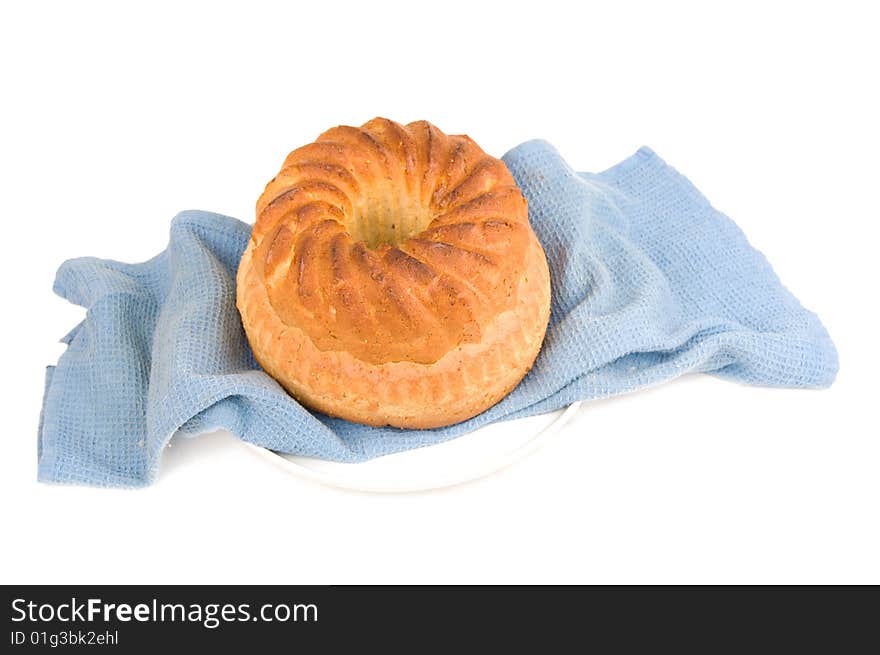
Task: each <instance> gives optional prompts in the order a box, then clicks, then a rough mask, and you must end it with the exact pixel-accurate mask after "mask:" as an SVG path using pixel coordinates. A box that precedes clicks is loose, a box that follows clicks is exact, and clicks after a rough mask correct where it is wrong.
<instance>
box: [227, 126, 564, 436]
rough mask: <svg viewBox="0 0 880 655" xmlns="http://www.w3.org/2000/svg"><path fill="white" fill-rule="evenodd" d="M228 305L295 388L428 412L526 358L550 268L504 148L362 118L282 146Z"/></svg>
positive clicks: (454, 413) (412, 416) (377, 420)
mask: <svg viewBox="0 0 880 655" xmlns="http://www.w3.org/2000/svg"><path fill="white" fill-rule="evenodd" d="M238 307H239V310H240V312H241V315H242V322H243V324H244V327H245V331H246V332H247V335H248V340H249V341H250V344H251V347H252V349H253V351H254V355H255V357H256V358H257V361H259V362H260V364H261V365H262V366H263V368H264V369H265V370H266V371H267V372H268V373H269V374H270V375H272V376H273V377H275V378H276V379H277V380H278V381H279V382H280V383H281V384H282V385H283V386H284V387H285V388H286V389H287V390H288V391H289V392H290V393H291V394H292V395H293V396H295V397H296V398H297V399H298V400H300V401H301V402H302V403H303V404H305V405H307V406H309V407H312V408H314V409H317V410H320V411H323V412H325V413H327V414H331V415H333V416H340V417H342V418H346V419H349V420H353V421H357V422H361V423H367V424H370V425H386V424H389V425H395V426H399V427H409V428H428V427H437V426H441V425H448V424H451V423H456V422H459V421H462V420H465V419H467V418H470V417H472V416H474V415H476V414H478V413H480V412H482V411H484V410H485V409H487V408H488V407H490V406H492V405H493V404H495V403H496V402H498V401H499V400H500V399H501V398H503V397H504V396H505V395H506V394H507V393H508V392H509V391H510V390H511V389H512V388H513V387H514V386H516V384H517V383H518V382H519V381H520V379H522V377H523V375H525V373H526V372H527V371H528V369H529V368H530V367H531V365H532V363H533V361H534V359H535V357H536V356H537V353H538V350H539V349H540V346H541V342H542V340H543V336H544V331H545V330H546V326H547V320H548V317H549V308H550V284H549V272H548V270H547V262H546V259H545V257H544V252H543V250H542V249H541V246H540V244H539V243H538V240H537V238H536V237H535V235H534V233H533V232H532V229H531V227H530V226H529V222H528V211H527V205H526V201H525V198H523V196H522V193H521V192H520V191H519V189H518V188H517V187H516V184H515V182H514V180H513V177H512V176H511V175H510V172H509V171H508V170H507V167H506V166H505V165H504V163H503V162H501V161H500V160H498V159H495V158H493V157H490V156H488V155H486V154H485V153H484V152H483V151H482V150H481V149H480V148H479V146H477V145H476V144H475V143H474V142H473V141H472V140H471V139H470V138H469V137H466V136H447V135H445V134H443V132H441V131H440V130H438V129H437V128H436V127H434V126H433V125H431V124H430V123H427V122H425V121H418V122H415V123H410V124H409V125H406V126H402V125H399V124H397V123H394V122H393V121H389V120H387V119H382V118H376V119H373V120H372V121H369V122H368V123H366V124H364V125H363V126H362V127H361V128H354V127H347V126H340V127H336V128H333V129H331V130H328V131H326V132H324V133H323V134H322V135H321V136H320V137H319V138H318V140H317V141H316V142H315V143H312V144H309V145H307V146H304V147H302V148H299V149H297V150H294V151H293V152H292V153H290V155H288V157H287V159H286V160H285V163H284V166H283V167H282V170H281V172H280V173H279V174H278V175H277V176H276V177H275V178H274V179H273V180H272V181H271V182H269V184H268V185H267V187H266V190H265V192H264V193H263V195H262V196H261V197H260V199H259V201H258V202H257V221H256V224H255V226H254V230H253V233H252V236H251V241H250V243H249V244H248V247H247V250H246V251H245V254H244V256H243V257H242V260H241V264H240V266H239V271H238Z"/></svg>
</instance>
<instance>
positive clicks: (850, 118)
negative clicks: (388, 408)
mask: <svg viewBox="0 0 880 655" xmlns="http://www.w3.org/2000/svg"><path fill="white" fill-rule="evenodd" d="M11 4H12V3H5V4H4V5H3V9H2V15H0V66H2V96H3V97H2V101H0V113H2V121H0V133H2V141H0V166H2V169H0V179H2V194H0V203H2V206H0V209H2V212H0V219H2V221H3V229H4V235H5V237H4V244H3V257H2V263H0V265H2V267H3V270H2V280H3V300H4V304H3V307H4V310H3V317H4V320H3V321H2V329H3V338H2V341H0V342H2V344H3V359H2V362H3V365H4V366H3V368H4V371H3V375H2V384H3V395H2V398H3V418H4V419H5V423H4V425H3V434H2V437H3V442H2V443H3V450H2V453H0V466H2V474H0V503H2V517H0V525H2V526H3V527H2V532H3V536H2V538H0V552H2V557H0V582H3V583H23V582H35V583H36V582H39V583H49V582H56V583H65V582H101V583H105V582H106V583H111V582H112V583H151V582H168V583H195V582H203V583H221V582H240V583H244V582H249V583H257V582H260V583H272V582H278V583H281V582H284V583H339V582H352V583H354V582H616V583H630V582H646V583H652V582H681V583H702V582H731V583H754V582H766V583H781V582H814V583H826V582H841V583H842V582H874V583H878V582H880V564H878V562H880V557H878V552H880V528H878V514H880V512H878V499H880V475H878V471H880V444H878V435H880V430H878V427H877V418H876V417H877V409H876V407H877V403H878V399H877V392H878V389H877V379H878V376H877V368H878V365H880V361H878V352H877V350H878V348H877V344H878V340H880V338H878V332H877V330H878V322H877V319H878V312H877V309H876V303H877V283H878V274H877V267H878V236H880V231H878V219H880V212H878V203H877V191H878V188H880V166H878V158H877V153H878V148H880V138H878V116H880V102H878V86H880V85H878V77H877V76H878V62H880V48H878V38H877V26H878V20H877V17H876V16H873V15H870V14H869V11H868V10H869V8H870V6H871V4H870V3H864V4H863V5H856V4H850V3H845V2H835V3H826V8H825V9H822V8H818V7H816V6H814V5H813V3H792V4H790V5H787V4H783V3H767V2H761V3H755V4H751V3H743V2H740V3H728V6H727V7H726V8H724V9H722V8H719V7H713V6H711V5H712V4H714V3H693V4H678V3H675V4H669V3H645V4H635V3H622V2H621V3H602V4H601V5H600V6H588V5H587V4H586V3H575V2H570V3H554V2H549V1H547V0H542V1H541V2H528V3H523V4H521V5H520V4H517V3H513V2H506V3H503V4H499V5H496V6H492V7H490V6H489V5H488V4H487V3H478V2H473V1H471V2H465V3H456V2H444V3H417V2H410V3H407V4H405V5H401V6H400V7H394V6H388V5H382V4H381V3H377V2H362V3H356V4H353V5H351V6H344V5H343V4H340V3H331V2H309V3H284V4H279V5H277V6H274V5H262V4H260V3H256V2H248V3H240V4H241V5H242V6H244V5H246V6H247V7H248V9H247V10H243V9H232V8H229V7H227V6H224V5H223V4H220V3H216V2H212V3H205V4H203V5H202V4H186V5H184V3H174V6H173V8H170V7H169V8H161V7H159V6H156V5H153V4H144V6H143V8H142V9H141V10H133V9H129V8H125V6H126V4H127V3H106V4H98V3H91V2H77V3H57V4H46V3H19V4H20V6H19V7H18V8H14V9H13V8H11V7H10V5H11ZM661 5H662V6H661ZM376 115H384V116H388V117H390V118H394V119H396V120H398V121H402V122H406V121H410V120H416V119H421V118H426V119H429V120H431V121H432V122H434V123H435V124H436V125H438V126H439V127H440V128H441V129H443V130H444V131H446V132H450V133H459V132H466V133H468V134H470V135H471V136H472V137H474V138H475V139H476V140H477V142H478V143H480V144H481V145H482V146H483V147H484V148H485V149H486V150H487V151H488V152H490V153H492V154H495V155H497V156H500V155H502V154H503V153H504V152H505V151H506V150H507V149H509V148H510V147H512V146H514V145H516V144H517V143H519V142H521V141H523V140H526V139H529V138H534V137H542V138H545V139H547V140H549V141H551V142H552V143H554V144H555V145H556V146H557V147H558V148H559V149H560V150H561V152H562V154H563V155H564V156H565V157H566V158H567V159H568V160H569V161H570V163H571V164H572V165H573V166H575V167H576V168H578V169H580V170H600V169H603V168H606V167H608V166H610V165H612V164H614V163H616V162H617V161H619V160H620V159H623V158H624V157H626V156H628V155H629V154H631V153H632V152H633V151H634V150H635V149H636V148H637V147H638V146H640V145H642V144H645V145H649V146H651V147H652V148H653V149H655V150H656V151H657V152H658V153H659V154H660V155H661V156H662V157H663V158H665V159H666V160H667V161H668V162H669V163H671V164H672V165H673V166H675V167H676V168H678V169H679V170H680V171H682V172H683V173H684V174H685V175H687V176H688V177H690V179H691V180H692V181H693V182H694V183H695V184H696V185H697V187H698V188H700V189H701V190H702V191H703V193H704V194H706V195H707V196H708V197H709V199H710V200H711V201H712V202H713V204H714V205H715V206H716V207H718V208H720V209H721V210H722V211H724V212H725V213H727V214H728V215H730V216H731V217H732V218H733V219H734V220H735V221H737V222H738V223H739V225H740V226H741V227H742V228H743V229H744V231H745V232H746V234H747V235H748V236H749V238H750V240H751V241H752V243H753V244H754V245H755V246H756V247H758V248H759V249H760V250H762V251H763V252H764V253H765V254H766V255H767V256H768V258H769V259H770V261H771V262H772V264H773V265H774V267H775V269H776V271H777V272H778V273H779V275H780V277H781V278H782V279H783V281H784V282H785V283H786V285H787V286H788V287H789V288H790V289H791V290H792V291H793V292H794V293H795V294H796V295H797V296H798V297H799V298H800V299H801V300H802V302H803V303H804V304H805V305H806V306H807V307H808V308H811V309H813V310H815V311H817V312H818V313H819V315H820V316H821V317H822V319H823V321H824V322H825V324H826V326H827V327H828V330H829V332H830V333H831V335H832V337H833V338H834V340H835V342H836V344H837V346H838V348H839V351H840V358H841V372H840V375H839V377H838V380H837V382H836V384H835V385H834V386H833V387H832V388H831V389H830V390H826V391H791V390H778V389H776V390H773V389H761V388H746V387H743V386H738V385H736V384H732V383H728V382H722V381H719V380H716V379H714V378H711V377H708V376H692V377H689V378H685V379H682V380H679V381H677V382H673V383H670V384H667V385H664V386H661V387H659V388H656V389H654V390H651V391H647V392H641V393H636V394H633V395H631V396H628V397H621V398H616V399H611V400H607V401H601V402H594V403H589V404H588V405H586V406H585V407H584V408H583V409H582V410H581V412H580V414H579V416H578V417H577V418H576V420H575V421H574V422H573V423H572V424H571V425H570V426H569V427H568V428H567V429H566V430H565V432H564V434H562V435H561V436H560V437H559V438H558V439H555V440H554V441H553V442H552V443H550V444H549V445H548V446H546V447H545V448H543V449H542V450H540V451H539V452H537V453H536V454H534V455H533V456H531V457H529V458H528V459H526V460H524V461H522V462H520V463H518V464H517V465H515V466H513V467H512V468H510V469H508V470H506V471H505V472H503V473H501V474H498V475H496V476H493V477H491V478H488V479H486V480H483V481H480V482H476V483H472V484H468V485H465V486H462V487H459V488H455V489H451V490H448V491H443V492H433V493H424V494H415V495H406V496H377V495H369V494H357V493H350V492H344V491H338V490H333V489H330V488H326V487H322V486H319V485H317V484H314V483H311V482H305V481H301V480H298V479H294V478H291V477H288V476H287V475H285V474H284V473H283V472H281V471H280V470H278V469H276V468H274V467H271V466H269V465H267V464H266V463H265V462H264V461H262V460H261V459H259V458H257V457H255V456H254V455H253V454H252V453H250V452H249V451H247V450H246V449H245V448H244V447H243V446H242V444H240V443H239V442H238V441H237V440H236V439H235V438H234V437H232V436H231V435H223V434H220V435H214V436H208V437H204V438H200V439H196V440H192V441H189V442H185V443H180V442H177V441H175V442H174V445H173V447H172V448H170V449H169V450H168V451H167V452H166V454H165V456H164V458H163V462H162V468H161V473H160V476H159V479H158V482H157V483H156V484H155V485H154V486H153V487H151V488H148V489H145V490H141V491H121V490H98V489H90V488H77V487H64V486H49V485H42V484H38V483H37V482H36V480H35V477H36V461H35V459H36V428H37V420H38V414H39V409H40V401H41V393H42V385H43V375H44V367H45V365H47V364H50V363H54V362H55V361H56V360H57V358H58V356H59V355H60V354H61V352H62V348H63V347H62V346H61V345H60V344H59V343H57V342H58V339H59V338H60V337H61V336H62V335H63V334H65V333H66V332H67V330H68V329H69V328H70V327H72V326H73V325H74V324H75V323H76V322H78V321H79V320H80V318H81V317H82V315H83V310H82V309H81V308H78V307H74V306H72V305H69V304H67V303H66V302H65V301H63V300H61V299H59V298H57V297H56V296H54V295H53V294H52V292H51V286H52V280H53V275H54V271H55V269H56V267H57V266H58V264H60V263H61V262H62V261H63V260H64V259H67V258H70V257H76V256H81V255H95V256H101V257H112V258H115V259H122V260H126V261H140V260H144V259H146V258H148V257H150V256H152V255H153V254H155V253H157V252H158V251H160V250H161V249H162V248H164V246H165V243H166V239H167V229H168V224H169V220H170V219H171V217H172V216H173V215H174V214H175V213H176V212H177V211H179V210H181V209H185V208H200V209H208V210H214V211H218V212H221V213H225V214H230V215H233V216H238V217H241V218H243V219H245V220H249V221H252V220H253V205H254V202H255V200H256V198H257V196H258V195H259V193H260V192H261V190H262V188H263V185H264V184H265V182H266V181H267V180H268V179H269V178H271V177H272V176H273V175H274V174H275V172H276V171H277V168H278V166H279V165H280V163H281V162H282V160H283V158H284V156H285V155H286V154H287V152H288V151H289V150H291V149H293V148H294V147H296V146H299V145H302V144H304V143H307V142H310V141H312V140H313V139H314V137H315V136H317V134H318V133H319V132H321V131H323V130H324V129H326V128H328V127H330V126H333V125H336V124H340V123H345V124H360V123H362V122H364V121H366V120H367V119H369V118H371V117H373V116H376Z"/></svg>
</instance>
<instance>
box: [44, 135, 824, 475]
mask: <svg viewBox="0 0 880 655" xmlns="http://www.w3.org/2000/svg"><path fill="white" fill-rule="evenodd" d="M504 161H505V162H506V164H507V166H508V167H509V168H510V170H511V172H512V173H513V175H514V177H515V179H516V181H517V183H518V184H519V186H520V187H521V189H522V191H523V193H524V195H525V196H526V198H527V199H528V202H529V215H530V219H531V222H532V226H533V228H534V230H535V232H536V234H537V235H538V238H539V239H540V241H541V243H542V244H543V246H544V249H545V251H546V253H547V259H548V262H549V264H550V272H551V279H552V294H553V301H552V311H551V317H550V324H549V327H548V330H547V335H546V339H545V341H544V345H543V348H542V350H541V353H540V355H539V356H538V359H537V361H536V362H535V365H534V367H533V369H532V370H531V372H530V373H529V374H528V375H527V376H526V377H525V378H524V379H523V381H522V382H521V383H520V384H519V386H518V387H517V388H516V389H515V390H514V391H513V392H512V393H510V394H509V395H508V396H507V397H506V398H505V399H504V400H502V401H501V402H500V403H498V404H497V405H495V406H494V407H492V408H491V409H489V410H487V411H486V412H484V413H482V414H480V415H479V416H477V417H475V418H473V419H471V420H469V421H466V422H464V423H460V424H458V425H453V426H449V427H445V428H440V429H435V430H401V429H396V428H373V427H367V426H363V425H357V424H354V423H349V422H347V421H343V420H340V419H335V418H331V417H328V416H324V415H321V414H316V413H313V412H310V411H308V410H306V409H305V408H304V407H302V406H301V405H300V404H299V403H297V402H296V401H295V400H294V399H292V398H291V397H290V396H289V395H287V394H286V393H285V392H284V390H283V389H282V388H281V387H280V386H279V385H278V384H277V383H276V382H275V381H274V380H273V379H272V378H271V377H269V376H268V375H267V374H265V373H264V372H263V371H262V370H260V367H259V366H258V365H257V363H256V362H255V361H254V358H253V356H252V354H251V352H250V349H249V347H248V343H247V340H246V338H245V335H244V332H243V330H242V327H241V321H240V318H239V314H238V311H237V310H236V307H235V275H236V270H237V267H238V261H239V258H240V257H241V254H242V252H243V251H244V248H245V246H246V245H247V242H248V238H249V236H250V230H251V226H250V225H248V224H246V223H243V222H241V221H238V220H236V219H234V218H229V217H226V216H221V215H219V214H213V213H208V212H203V211H187V212H183V213H181V214H179V215H178V216H177V217H175V218H174V220H173V221H172V223H171V237H170V241H169V245H168V248H167V249H166V250H165V251H164V252H162V253H161V254H159V255H158V256H156V257H155V258H153V259H151V260H150V261H148V262H145V263H141V264H125V263H120V262H116V261H108V260H98V259H94V258H82V259H74V260H70V261H67V262H65V263H64V264H62V266H61V267H60V269H59V270H58V274H57V278H56V281H55V287H54V289H55V292H56V293H58V294H59V295H60V296H62V297H64V298H66V299H67V300H69V301H71V302H73V303H76V304H78V305H82V306H83V307H85V308H87V313H86V318H85V320H83V321H82V322H81V323H80V324H79V325H78V326H77V327H76V328H74V329H73V330H72V331H71V332H69V333H68V334H67V335H66V336H65V337H64V339H63V341H64V343H66V344H67V350H66V351H65V352H64V354H63V355H62V356H61V358H60V360H59V361H58V364H57V365H56V366H50V367H48V369H47V374H46V387H45V395H44V399H43V411H42V414H41V417H40V426H39V437H38V477H39V479H40V480H42V481H46V482H58V483H76V484H89V485H98V486H108V487H109V486H127V487H135V486H144V485H147V484H149V483H151V482H152V481H153V480H154V479H155V477H156V474H157V471H158V467H159V461H160V458H161V454H162V451H163V449H164V448H165V447H166V446H167V445H168V443H169V440H170V439H171V438H172V436H173V435H175V434H177V435H178V436H179V437H189V436H195V435H198V434H201V433H204V432H207V431H211V430H214V429H218V428H225V429H227V430H229V431H231V432H233V433H234V434H236V435H238V437H240V438H241V439H244V440H245V441H248V442H251V443H253V444H256V445H259V446H264V447H266V448H269V449H272V450H277V451H283V452H286V453H294V454H298V455H305V456H311V457H320V458H323V459H330V460H336V461H344V462H356V461H362V460H366V459H370V458H372V457H376V456H379V455H385V454H388V453H394V452H398V451H402V450H406V449H410V448H417V447H421V446H429V445H431V444H436V443H439V442H442V441H445V440H447V439H451V438H453V437H456V436H459V435H462V434H465V433H467V432H470V431H472V430H474V429H476V428H478V427H480V426H482V425H485V424H488V423H491V422H494V421H501V420H507V419H514V418H519V417H524V416H529V415H533V414H538V413H543V412H549V411H552V410H556V409H559V408H562V407H565V406H566V405H568V404H570V403H572V402H574V401H577V400H590V399H595V398H601V397H605V396H611V395H615V394H620V393H625V392H628V391H633V390H635V389H639V388H641V387H645V386H648V385H654V384H658V383H660V382H663V381H665V380H669V379H672V378H675V377H678V376H680V375H683V374H685V373H698V372H699V373H711V374H713V375H717V376H721V377H724V378H729V379H731V380H735V381H738V382H743V383H748V384H756V385H773V386H788V387H823V386H827V385H829V384H831V382H832V381H833V379H834V376H835V374H836V371H837V366H838V364H837V353H836V350H835V348H834V345H833V343H832V342H831V340H830V338H829V336H828V334H827V332H826V331H825V329H824V327H823V326H822V324H821V323H820V321H819V319H818V318H817V317H816V315H815V314H813V313H811V312H809V311H807V310H806V309H804V308H803V307H802V306H801V304H800V303H799V302H798V300H797V299H796V298H795V297H794V296H793V295H792V294H791V293H790V292H789V291H788V290H787V289H786V288H785V287H783V286H782V284H781V282H780V281H779V279H778V278H777V276H776V275H775V273H774V272H773V270H772V269H771V267H770V265H769V263H768V262H767V260H766V259H765V258H764V256H763V255H762V254H761V253H759V252H758V251H757V250H755V249H754V248H752V247H751V246H750V245H749V243H748V241H747V240H746V237H745V236H744V234H743V233H742V231H741V230H740V229H739V228H738V227H737V226H736V225H735V224H734V223H733V222H732V221H731V220H730V219H729V218H727V217H726V216H724V215H723V214H721V213H720V212H718V211H717V210H715V209H714V208H713V207H712V206H711V205H710V204H709V202H708V201H707V200H706V199H705V198H704V197H703V196H702V195H701V194H700V193H699V191H697V189H696V188H695V187H694V186H693V185H692V184H691V183H690V182H689V181H688V180H687V179H686V178H685V177H683V176H682V175H680V174H679V173H678V172H677V171H675V170H674V169H673V168H672V167H670V166H669V165H667V164H666V163H665V162H664V161H663V160H662V159H660V157H658V156H657V155H656V154H654V153H653V152H652V151H651V150H649V149H647V148H642V149H641V150H639V151H638V152H637V153H636V154H634V155H633V156H631V157H629V158H628V159H626V160H624V161H623V162H621V163H620V164H618V165H616V166H614V167H613V168H611V169H609V170H607V171H604V172H602V173H598V174H591V173H576V172H575V171H573V170H572V169H571V168H570V167H569V166H568V165H567V164H566V162H565V161H564V160H563V159H562V158H561V156H560V155H559V154H558V152H557V151H556V150H555V149H554V148H553V147H552V146H551V145H549V144H548V143H546V142H543V141H529V142H526V143H524V144H522V145H520V146H517V147H516V148H514V149H513V150H511V151H510V152H509V153H508V154H507V155H505V157H504Z"/></svg>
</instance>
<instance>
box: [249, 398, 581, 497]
mask: <svg viewBox="0 0 880 655" xmlns="http://www.w3.org/2000/svg"><path fill="white" fill-rule="evenodd" d="M582 404H583V401H582V400H576V401H575V402H573V403H571V404H570V405H568V406H567V407H565V408H563V409H562V412H561V413H560V414H559V416H557V417H556V418H555V419H553V421H552V422H551V423H549V424H548V425H545V426H544V427H542V428H541V429H540V430H538V431H537V432H536V433H535V434H533V435H532V436H531V437H529V438H528V440H526V441H525V442H524V443H522V444H520V445H519V446H518V447H516V448H514V449H513V450H511V451H510V452H508V453H505V454H504V455H502V456H500V457H490V458H489V459H488V460H487V461H485V462H483V463H482V465H479V464H474V465H473V466H471V467H470V468H467V467H466V468H465V469H464V472H463V473H461V472H460V473H458V474H457V475H456V474H454V473H453V474H447V475H446V476H445V477H444V476H443V475H441V476H439V477H438V478H437V479H434V480H426V481H425V482H424V483H415V484H397V485H393V484H387V483H383V482H381V481H379V482H376V483H374V484H370V483H363V482H354V481H351V480H345V479H344V478H340V477H338V476H335V475H332V474H329V473H327V472H326V471H318V470H315V469H311V468H309V467H307V466H303V465H302V464H299V463H297V462H296V461H293V460H292V459H291V458H292V457H301V456H299V455H287V454H285V453H279V452H276V451H274V450H269V449H268V448H265V447H263V446H258V445H256V444H252V443H249V442H246V441H244V442H242V443H244V445H245V446H248V447H249V448H250V449H251V451H252V452H254V453H255V454H257V455H258V456H260V457H262V458H263V459H266V460H268V461H270V462H272V463H273V464H275V465H276V466H278V467H279V468H281V469H282V470H284V471H286V472H287V473H289V474H291V475H294V476H296V477H299V478H304V479H307V480H311V481H312V482H317V483H319V484H323V485H325V486H330V487H336V488H337V489H345V490H347V491H360V492H367V493H378V494H404V493H419V492H425V491H434V490H438V489H448V488H450V487H455V486H458V485H461V484H465V483H468V482H473V481H475V480H480V479H482V478H486V477H488V476H490V475H493V474H495V473H498V472H499V471H502V470H503V469H506V468H508V467H509V466H511V465H512V464H514V463H515V462H518V461H519V460H521V459H523V458H525V457H526V456H527V455H529V454H531V453H532V452H534V451H535V450H537V449H538V448H539V447H540V446H541V445H543V444H544V443H545V442H546V440H547V439H549V438H550V437H552V436H553V435H555V434H557V433H558V432H559V431H560V430H561V429H562V427H563V426H565V425H566V424H567V423H568V422H569V421H570V420H571V419H572V418H573V417H574V415H575V414H576V413H577V411H578V409H580V406H581V405H582ZM554 411H559V410H554ZM549 413H551V412H545V414H549ZM474 432H477V430H474V431H473V432H469V433H467V434H464V435H461V437H466V436H468V435H471V434H474ZM461 437H457V439H458V438H461ZM443 443H448V442H443ZM435 445H441V444H435ZM431 447H432V446H425V448H428V449H430V448H431ZM402 452H406V451H402ZM394 454H399V453H393V454H392V455H389V456H393V455H394ZM339 464H340V466H346V465H349V464H350V463H347V462H339Z"/></svg>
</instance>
